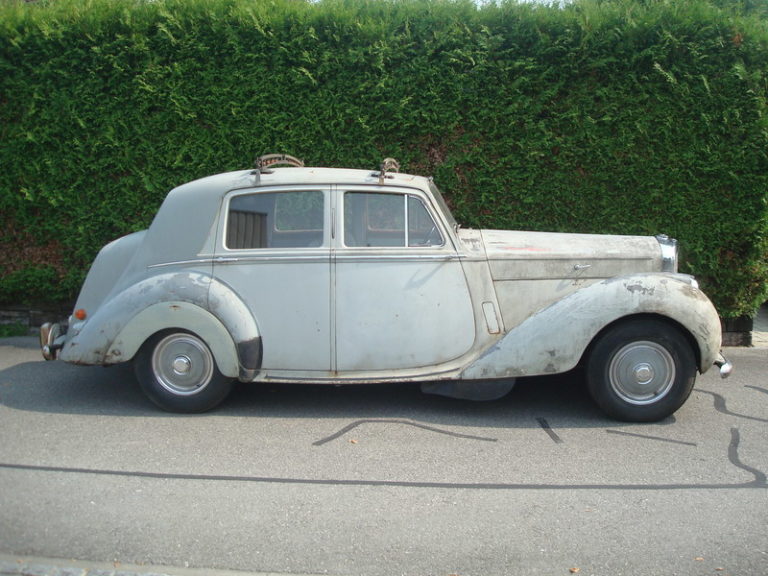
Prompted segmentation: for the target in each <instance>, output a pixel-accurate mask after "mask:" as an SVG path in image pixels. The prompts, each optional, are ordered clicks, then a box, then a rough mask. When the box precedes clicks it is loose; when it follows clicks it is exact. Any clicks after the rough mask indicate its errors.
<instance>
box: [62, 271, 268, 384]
mask: <svg viewBox="0 0 768 576" xmlns="http://www.w3.org/2000/svg"><path fill="white" fill-rule="evenodd" d="M168 328H178V329H184V330H188V331H190V332H194V333H196V334H197V335H198V336H200V337H201V338H202V339H203V340H205V341H206V343H207V344H208V345H209V346H210V348H211V352H212V353H213V354H214V357H215V358H216V362H217V365H218V367H219V370H220V371H221V372H222V373H223V374H225V375H226V376H230V377H238V378H239V379H241V380H244V381H245V380H250V379H252V378H253V376H254V375H255V374H256V372H257V371H258V369H259V367H260V363H261V338H260V334H259V330H258V326H257V325H256V321H255V320H254V318H253V316H252V314H251V313H250V311H249V310H248V307H247V306H246V305H245V303H244V302H243V301H242V300H241V299H240V298H239V297H238V296H237V295H236V294H235V293H234V292H233V291H232V290H231V289H230V288H229V287H228V286H226V285H224V284H222V283H220V282H218V281H216V280H215V279H213V278H211V277H210V276H208V275H207V274H202V273H197V272H174V273H168V274H161V275H158V276H153V277H151V278H147V279H145V280H142V281H141V282H138V283H136V284H133V285H132V286H130V287H129V288H127V289H126V290H124V291H123V292H121V293H119V294H117V295H115V296H113V297H112V298H110V299H109V300H108V301H107V302H105V303H104V304H103V305H102V306H101V307H100V308H99V309H98V310H96V312H95V313H94V314H93V315H92V316H90V317H89V318H87V319H86V320H85V321H83V322H73V323H72V324H71V325H70V329H69V332H68V333H67V338H66V342H65V344H64V347H63V349H62V351H61V354H60V358H61V359H62V360H64V361H67V362H72V363H75V364H96V365H99V364H102V365H105V364H117V363H120V362H125V361H127V360H130V359H131V358H133V356H134V355H135V354H136V352H138V350H139V348H140V347H141V345H142V344H143V343H144V341H146V339H147V338H149V337H150V336H151V335H152V334H154V333H156V332H158V331H160V330H165V329H168Z"/></svg>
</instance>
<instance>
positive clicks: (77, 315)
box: [75, 308, 88, 320]
mask: <svg viewBox="0 0 768 576" xmlns="http://www.w3.org/2000/svg"><path fill="white" fill-rule="evenodd" d="M87 316H88V314H87V313H86V311H85V310H83V309H82V308H78V309H77V310H75V318H77V319H78V320H85V319H86V317H87Z"/></svg>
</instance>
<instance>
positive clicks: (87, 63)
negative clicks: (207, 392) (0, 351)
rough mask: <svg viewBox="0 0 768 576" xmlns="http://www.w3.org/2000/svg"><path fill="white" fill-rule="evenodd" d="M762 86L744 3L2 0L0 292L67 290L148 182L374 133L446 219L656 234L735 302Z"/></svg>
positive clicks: (756, 256)
mask: <svg viewBox="0 0 768 576" xmlns="http://www.w3.org/2000/svg"><path fill="white" fill-rule="evenodd" d="M722 3H723V4H728V2H726V1H725V0H723V2H722ZM730 4H733V2H730ZM767 88H768V27H767V26H766V23H765V20H760V18H759V17H758V16H757V15H752V14H750V13H748V12H740V13H737V12H736V11H733V10H731V9H729V8H718V7H717V6H714V5H713V4H712V3H710V2H707V1H705V0H674V1H672V0H645V1H642V2H641V1H639V0H604V1H600V0H576V1H575V2H573V3H570V4H568V5H566V6H564V7H556V6H546V5H538V4H516V3H514V2H504V3H500V4H488V5H481V6H477V5H476V4H474V3H472V2H469V1H457V2H447V1H440V0H432V1H429V0H389V1H388V0H370V1H366V0H348V1H344V0H328V1H321V2H319V3H304V2H300V1H295V0H293V1H292V0H157V1H152V2H150V1H145V0H71V1H68V0H60V1H56V2H50V3H46V2H37V3H21V2H19V3H13V2H6V3H3V4H2V5H0V130H2V144H1V145H0V167H2V169H1V170H0V226H2V232H0V302H3V301H5V302H10V301H14V300H36V299H48V300H51V299H61V300H66V299H71V298H72V297H73V296H74V295H75V294H76V291H77V288H78V286H79V283H80V281H81V280H82V277H83V274H84V272H85V271H86V270H87V267H88V264H89V262H90V261H91V259H92V258H93V256H94V255H95V253H96V251H97V250H98V249H99V247H100V246H101V245H102V244H104V243H105V242H106V241H108V240H110V239H112V238H114V237H117V236H120V235H122V234H125V233H128V232H131V231H134V230H137V229H141V228H144V227H146V226H147V225H148V223H149V222H150V221H151V218H152V216H153V214H154V212H155V210H156V209H157V207H158V206H159V204H160V202H161V201H162V199H163V197H164V195H165V193H166V192H167V190H168V189H170V188H171V187H173V186H175V185H177V184H180V183H182V182H184V181H187V180H190V179H193V178H196V177H200V176H204V175H207V174H211V173H216V172H222V171H225V170H230V169H237V168H243V167H248V166H250V165H251V162H252V158H253V157H254V156H255V155H257V154H259V153H266V152H288V153H292V154H295V155H297V156H300V157H303V158H304V159H305V160H307V162H308V163H310V164H316V165H331V166H342V165H344V166H357V167H373V166H376V165H377V164H378V162H379V161H380V159H381V158H383V157H385V156H394V157H396V158H398V159H399V160H400V161H401V164H402V165H403V167H404V169H405V170H408V171H411V172H416V173H426V174H433V175H434V176H435V177H436V180H437V181H438V183H439V184H441V186H442V187H443V188H444V189H445V191H446V192H447V195H448V196H449V199H450V202H451V204H452V206H453V207H454V210H455V214H456V216H457V218H458V219H459V221H461V222H463V223H464V224H465V225H468V226H475V227H496V228H522V229H535V230H559V231H575V232H610V233H622V234H656V233H659V232H664V233H667V234H669V235H670V236H674V237H677V238H678V239H679V240H680V242H681V244H682V254H683V258H684V262H683V266H682V270H683V271H685V272H690V273H693V274H695V275H696V276H697V277H698V278H699V280H700V282H701V284H702V286H703V288H704V289H705V290H706V291H707V293H708V294H709V295H710V296H711V297H712V299H713V300H714V301H715V303H716V305H717V306H718V308H719V311H720V313H721V315H723V316H725V317H732V316H738V315H741V314H745V313H751V312H752V311H754V310H755V309H756V307H757V306H758V305H759V304H760V303H761V302H762V301H764V300H765V299H766V296H768V294H767V288H766V287H767V284H766V278H768V263H767V262H766V253H767V250H768V206H767V199H768V188H767V186H766V184H767V183H768V156H767V152H766V150H768V148H767V145H768V116H767V115H766V112H767V111H766V95H767Z"/></svg>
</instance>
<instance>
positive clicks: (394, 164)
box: [372, 158, 400, 184]
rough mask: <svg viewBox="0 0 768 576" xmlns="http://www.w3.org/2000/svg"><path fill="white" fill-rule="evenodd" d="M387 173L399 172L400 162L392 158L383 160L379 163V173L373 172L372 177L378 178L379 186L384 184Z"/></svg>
mask: <svg viewBox="0 0 768 576" xmlns="http://www.w3.org/2000/svg"><path fill="white" fill-rule="evenodd" d="M387 172H400V162H398V161H397V160H395V159H394V158H384V160H383V161H382V162H381V167H380V168H379V172H378V173H376V172H374V173H373V174H372V176H378V177H379V184H384V178H386V177H387ZM390 178H391V176H390Z"/></svg>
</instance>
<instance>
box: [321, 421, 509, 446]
mask: <svg viewBox="0 0 768 576" xmlns="http://www.w3.org/2000/svg"><path fill="white" fill-rule="evenodd" d="M363 424H403V425H406V426H413V427H414V428H421V429H422V430H429V431H430V432H435V433H437V434H444V435H445V436H451V437H453V438H464V439H466V440H480V441H482V442H497V441H498V439H496V438H487V437H484V436H473V435H471V434H460V433H458V432H452V431H450V430H444V429H442V428H435V427H434V426H427V425H426V424H420V423H419V422H414V421H412V420H405V419H402V418H368V419H364V420H355V421H354V422H352V423H351V424H348V425H347V426H344V428H342V429H341V430H339V431H338V432H335V433H334V434H331V435H330V436H326V437H325V438H322V439H320V440H318V441H317V442H312V446H322V445H323V444H327V443H328V442H331V441H333V440H336V439H337V438H341V437H342V436H344V435H345V434H346V433H348V432H351V431H352V430H354V429H355V428H357V427H359V426H362V425H363Z"/></svg>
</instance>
